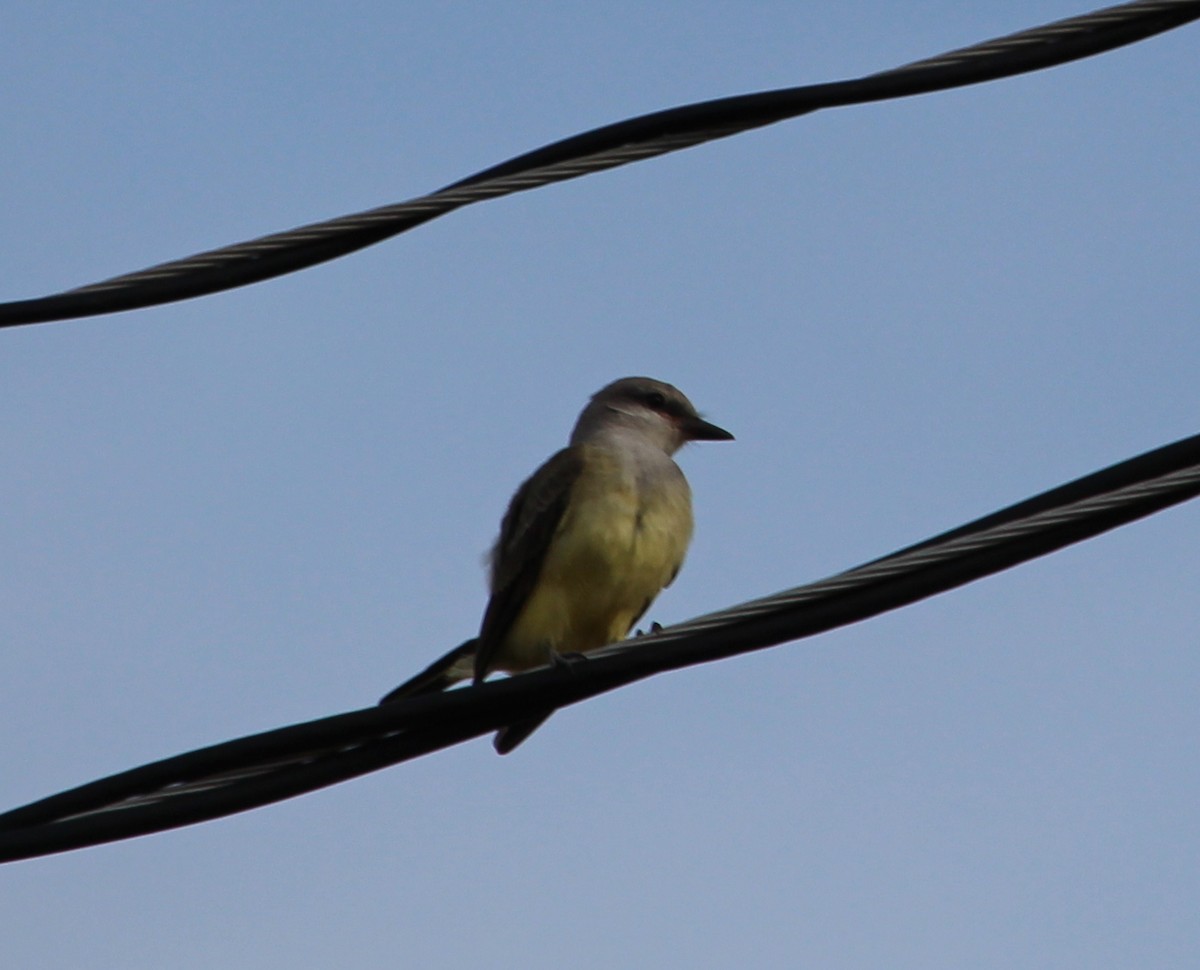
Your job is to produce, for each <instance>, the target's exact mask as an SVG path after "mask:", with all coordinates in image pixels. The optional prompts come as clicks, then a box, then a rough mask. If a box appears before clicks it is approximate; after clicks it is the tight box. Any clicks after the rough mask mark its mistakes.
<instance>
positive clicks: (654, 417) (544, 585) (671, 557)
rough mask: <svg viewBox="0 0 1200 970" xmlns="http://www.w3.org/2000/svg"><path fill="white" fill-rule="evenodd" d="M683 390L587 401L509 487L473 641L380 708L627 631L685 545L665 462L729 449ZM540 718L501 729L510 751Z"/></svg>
mask: <svg viewBox="0 0 1200 970" xmlns="http://www.w3.org/2000/svg"><path fill="white" fill-rule="evenodd" d="M732 438H733V435H731V434H730V433H729V432H728V431H725V430H723V429H722V428H718V427H717V426H716V425H715V424H709V423H708V422H707V421H705V420H704V419H702V418H701V417H700V415H699V414H698V413H697V412H696V409H695V408H694V407H693V406H692V402H691V401H689V400H688V399H687V398H686V397H685V396H684V395H683V393H682V392H681V391H680V390H679V389H678V388H675V387H672V386H671V385H670V384H665V383H663V382H662V381H656V380H653V379H651V378H649V377H625V378H622V379H621V380H618V381H613V383H611V384H609V385H608V386H607V387H604V388H601V389H600V390H599V391H597V392H596V394H594V395H593V396H592V399H591V401H589V402H588V405H587V407H585V408H584V409H583V412H582V413H581V414H580V415H579V420H578V421H577V422H576V424H575V430H574V431H573V432H572V433H571V440H570V443H569V444H568V445H567V447H566V448H564V449H563V450H562V451H560V452H558V453H557V454H555V455H553V456H552V457H551V458H550V459H549V460H548V461H547V462H546V463H545V464H544V465H542V466H541V467H540V468H539V469H538V470H537V471H536V472H534V473H533V475H532V476H530V478H529V479H528V480H527V481H526V482H525V483H524V484H523V485H522V486H521V487H520V488H518V489H517V492H516V494H515V495H514V496H513V497H512V501H511V502H510V503H509V506H508V511H507V512H506V513H505V515H504V520H503V521H502V522H501V524H500V536H499V538H498V539H497V540H496V544H495V546H494V547H493V549H492V552H491V557H490V559H491V584H490V585H491V598H490V599H489V600H488V604H487V609H486V610H485V611H484V615H483V623H482V625H481V627H480V630H479V636H478V637H475V638H474V639H472V640H468V641H467V642H466V643H464V644H462V645H461V646H459V647H456V648H455V649H454V650H451V651H450V652H449V653H448V654H446V655H445V656H444V657H441V658H439V659H438V660H436V661H434V663H432V664H431V665H430V666H429V667H427V668H426V669H425V670H423V671H422V672H421V673H419V674H417V675H416V676H415V677H413V678H411V679H410V680H408V681H406V682H405V683H403V684H401V685H400V686H399V687H397V688H396V689H395V690H393V691H392V692H391V693H389V694H388V695H387V696H386V697H384V698H383V700H382V701H381V702H380V703H388V702H389V701H394V700H397V699H399V698H402V697H410V696H413V695H415V694H423V693H428V692H432V691H439V690H444V689H445V688H447V687H449V686H450V685H452V684H454V683H457V682H458V681H460V680H465V679H466V678H468V677H470V678H473V680H474V682H475V683H477V684H478V683H480V682H481V681H482V680H483V679H484V678H485V677H487V676H488V674H490V673H492V672H493V671H496V670H502V671H506V672H508V673H516V672H518V671H522V670H528V669H530V668H532V667H540V666H544V665H546V664H548V663H554V662H556V661H558V660H559V658H560V657H561V656H562V655H563V654H586V653H588V652H589V651H592V650H598V649H599V648H600V647H603V646H606V645H608V644H610V643H613V642H614V641H617V640H620V639H622V638H624V637H625V636H627V635H628V633H629V631H630V630H631V629H632V628H633V625H634V623H636V622H637V620H638V618H639V617H641V616H642V614H643V613H645V612H646V610H647V609H648V608H649V606H650V604H651V603H652V602H653V601H654V598H655V597H656V596H657V595H658V594H659V592H660V591H661V590H662V589H663V588H664V587H666V586H669V585H670V584H671V581H672V580H673V579H674V578H675V575H676V573H678V572H679V567H680V566H681V565H682V564H683V557H684V554H685V553H686V552H687V547H688V543H689V542H690V541H691V538H692V493H691V489H690V488H689V487H688V483H687V479H685V478H684V477H683V472H682V471H680V469H679V466H678V465H676V464H675V462H674V460H673V459H672V458H671V456H672V455H673V454H675V452H676V451H678V450H679V449H680V448H681V447H683V445H685V444H686V443H687V442H689V441H728V440H730V439H732ZM548 716H549V714H547V715H545V716H543V717H538V718H536V719H534V720H531V721H526V722H523V723H521V724H514V725H510V726H509V727H507V728H505V729H503V730H502V731H500V732H499V733H498V734H497V735H496V741H495V746H496V750H497V751H499V752H500V753H501V754H505V753H507V752H508V751H511V750H512V749H513V748H515V747H516V746H517V745H518V744H520V743H521V741H523V740H524V739H525V738H526V737H528V736H529V735H530V734H531V733H532V732H533V731H534V730H535V729H536V728H537V726H538V725H539V724H541V723H542V721H544V720H545V719H546V717H548Z"/></svg>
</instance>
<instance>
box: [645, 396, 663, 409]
mask: <svg viewBox="0 0 1200 970" xmlns="http://www.w3.org/2000/svg"><path fill="white" fill-rule="evenodd" d="M646 403H647V404H648V405H649V406H650V407H652V408H653V409H654V410H655V411H661V410H662V409H663V408H665V407H666V406H667V398H666V396H665V395H664V394H663V393H662V391H651V392H650V393H649V394H647V395H646Z"/></svg>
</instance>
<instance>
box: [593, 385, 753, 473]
mask: <svg viewBox="0 0 1200 970" xmlns="http://www.w3.org/2000/svg"><path fill="white" fill-rule="evenodd" d="M610 430H612V431H631V432H634V433H636V434H638V435H641V436H642V437H644V438H646V439H647V440H649V441H652V442H654V443H655V444H657V445H658V446H659V447H660V448H662V450H663V451H665V452H666V453H667V454H668V455H673V454H674V453H675V452H676V451H678V450H679V449H680V448H682V447H683V445H685V444H686V443H687V442H689V441H730V440H732V438H733V435H731V434H730V433H729V432H728V431H726V430H724V429H723V428H718V427H717V426H716V425H715V424H709V423H708V422H707V421H705V420H704V419H703V418H701V417H700V415H699V414H698V413H697V412H696V409H695V407H693V405H692V402H691V401H689V400H688V399H687V397H685V396H684V393H683V392H682V391H681V390H679V388H677V387H673V386H672V385H670V384H666V383H664V382H663V381H656V380H654V379H653V378H651V377H622V378H621V379H620V380H619V381H613V382H612V383H611V384H609V385H608V386H607V387H602V388H600V390H598V391H597V392H596V393H595V394H593V395H592V399H591V401H589V402H588V406H587V407H585V408H584V409H583V413H582V414H580V415H579V420H578V421H577V422H576V424H575V430H574V431H573V432H572V433H571V444H573V445H574V444H579V443H580V442H581V441H585V440H587V439H588V438H591V437H593V436H595V435H596V434H602V433H604V432H607V431H610Z"/></svg>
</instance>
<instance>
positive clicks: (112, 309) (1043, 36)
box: [0, 0, 1200, 327]
mask: <svg viewBox="0 0 1200 970" xmlns="http://www.w3.org/2000/svg"><path fill="white" fill-rule="evenodd" d="M1198 18H1200V0H1136V2H1133V3H1125V4H1120V5H1118V6H1115V7H1108V8H1105V9H1102V10H1097V11H1093V12H1091V13H1087V14H1083V15H1081V16H1078V17H1071V18H1068V19H1066V20H1060V21H1056V22H1054V23H1051V24H1046V25H1044V26H1041V27H1035V28H1032V29H1030V30H1024V31H1021V32H1019V33H1015V34H1011V35H1008V36H1005V37H999V38H995V39H993V40H989V41H985V42H983V43H981V44H975V45H972V46H970V47H965V48H962V49H960V50H954V51H950V52H948V53H945V54H940V55H938V56H936V57H931V58H927V59H925V60H920V61H916V62H914V63H912V64H908V65H905V66H903V67H898V68H893V69H890V70H887V71H882V72H880V73H877V74H871V75H868V76H866V77H863V78H858V79H855V80H849V81H837V82H832V83H828V84H814V85H807V86H804V87H794V88H784V89H780V90H776V91H766V92H760V93H757V94H748V95H739V96H736V97H730V98H721V99H717V100H714V101H705V102H701V103H697V104H691V105H685V106H683V107H679V108H672V109H669V110H665V111H657V112H654V113H652V114H647V115H643V116H641V117H638V118H632V119H629V120H627V121H622V122H618V123H616V124H612V125H606V126H604V127H601V128H596V129H594V130H592V131H588V132H585V133H583V134H580V135H576V136H574V137H571V138H567V139H564V140H562V141H559V142H555V143H553V144H551V145H547V146H545V147H543V148H539V149H536V150H535V151H532V152H528V153H526V154H524V155H520V156H517V157H516V158H513V159H510V160H509V161H507V162H502V163H501V164H499V165H496V166H493V167H491V168H488V169H485V170H484V171H482V172H478V173H476V174H475V175H472V176H469V177H468V178H465V179H462V180H460V181H458V182H454V183H453V184H451V185H449V186H446V187H445V188H443V189H441V190H439V191H437V192H432V193H430V194H428V195H423V196H419V197H417V198H415V199H410V200H409V201H407V202H401V203H397V204H395V205H388V206H383V207H381V208H376V209H370V210H368V211H366V212H359V213H355V214H353V215H348V216H342V217H340V218H337V219H331V220H328V221H325V222H318V223H313V224H311V225H307V226H301V227H299V228H296V229H291V230H288V231H285V232H279V233H273V234H271V235H267V236H263V237H261V238H258V239H252V240H249V241H247V242H242V243H237V244H234V245H231V246H226V247H223V248H221V249H215V250H210V251H208V252H203V253H199V254H197V255H194V256H189V257H186V258H184V259H179V260H174V261H171V262H167V263H162V264H160V265H157V266H152V267H150V268H148V269H143V270H139V271H137V272H134V273H128V274H124V275H121V276H116V277H113V278H112V279H108V280H104V281H101V282H98V283H92V284H90V285H88V286H82V287H79V288H76V289H71V290H67V291H65V292H62V293H58V294H54V295H51V296H46V297H41V298H38V299H32V300H17V301H13V302H9V303H2V304H0V327H13V326H20V325H23V324H31V323H43V322H48V321H52V320H66V319H71V318H78V317H86V316H96V315H99V314H104V313H116V312H119V311H122V310H132V309H136V308H139V307H148V306H155V305H158V304H162V303H170V302H173V301H176V300H184V299H188V298H190V297H196V296H203V295H206V294H209V293H216V292H220V291H222V290H227V289H233V288H235V287H238V286H245V285H248V284H250V283H257V282H261V281H263V280H267V279H271V278H273V277H276V276H281V275H284V274H286V273H291V272H295V271H297V270H300V269H304V268H307V267H309V266H314V265H317V264H318V263H322V262H326V261H328V260H331V259H336V258H337V257H339V256H344V255H347V254H348V253H352V252H354V251H356V250H358V249H362V248H364V247H366V246H370V245H373V244H374V243H377V242H381V241H383V240H384V239H388V238H390V237H391V236H395V235H397V234H399V233H402V232H405V231H407V230H409V229H413V228H415V227H416V226H419V225H421V224H422V223H425V222H428V221H429V220H431V219H435V218H437V217H438V216H441V215H445V214H447V213H449V212H453V211H454V210H455V209H459V208H461V207H462V206H465V205H470V204H472V203H475V202H482V201H485V200H487V199H493V198H497V197H499V196H502V195H510V194H512V193H514V192H522V191H526V190H528V189H533V188H538V187H540V186H543V185H549V184H551V183H554V182H562V181H566V180H568V179H573V178H578V177H579V176H581V175H588V174H591V173H593V172H600V171H604V170H605V169H610V168H615V167H617V166H619V165H626V164H629V163H630V162H635V161H640V160H641V159H644V158H652V157H654V156H657V155H664V154H667V153H668V152H673V151H678V150H680V149H683V148H689V147H691V146H694V145H698V144H701V143H703V142H706V141H712V140H714V139H718V138H725V137H727V136H729V135H733V134H736V133H738V132H742V131H748V130H750V129H752V128H759V127H762V126H764V125H770V124H774V123H775V122H778V121H783V120H785V119H787V118H794V117H798V116H799V115H803V114H807V113H809V112H812V111H817V110H819V109H821V108H829V107H836V106H842V105H849V104H864V103H867V102H872V101H881V100H886V99H891V98H901V97H908V96H911V95H915V94H925V93H929V92H932V91H942V90H947V89H949V88H954V87H961V86H964V85H968V84H978V83H980V82H982V81H989V80H995V79H997V78H1001V77H1011V76H1014V75H1017V74H1022V73H1026V72H1029V71H1035V70H1040V69H1042V68H1046V67H1053V66H1056V65H1059V64H1065V63H1067V62H1068V61H1072V60H1077V59H1079V58H1082V57H1087V56H1090V55H1092V54H1097V53H1101V52H1103V51H1107V50H1112V49H1114V48H1117V47H1121V46H1123V45H1125V44H1130V43H1133V42H1134V41H1138V40H1142V39H1144V38H1146V37H1150V36H1153V35H1154V34H1158V33H1162V32H1163V31H1166V30H1171V29H1172V28H1174V27H1178V26H1181V25H1183V24H1185V23H1189V22H1190V21H1193V20H1196V19H1198Z"/></svg>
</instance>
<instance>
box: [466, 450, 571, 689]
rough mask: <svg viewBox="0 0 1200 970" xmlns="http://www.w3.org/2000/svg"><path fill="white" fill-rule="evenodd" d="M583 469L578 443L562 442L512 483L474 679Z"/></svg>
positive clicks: (509, 619)
mask: <svg viewBox="0 0 1200 970" xmlns="http://www.w3.org/2000/svg"><path fill="white" fill-rule="evenodd" d="M582 471H583V455H582V452H581V451H580V449H579V448H575V447H571V448H564V449H563V450H562V451H560V452H558V453H557V454H555V455H553V456H551V457H550V458H549V459H548V460H547V461H546V463H545V464H544V465H542V467H541V468H539V469H538V470H537V471H536V472H534V473H533V474H532V475H531V476H530V477H529V479H528V480H527V481H526V482H525V484H524V485H522V486H521V487H520V488H519V489H517V494H516V495H514V496H513V498H512V502H511V503H509V506H508V511H507V512H506V513H505V514H504V521H503V522H501V523H500V538H499V539H497V540H496V548H495V549H494V550H493V552H492V598H491V599H490V600H489V601H488V605H487V610H486V611H485V612H484V614H483V623H482V625H481V626H480V631H479V645H478V647H477V649H476V651H475V682H476V683H479V682H480V681H481V680H483V678H484V677H486V676H487V674H488V671H489V668H490V666H491V662H492V659H493V658H494V657H495V655H496V651H497V650H498V649H499V648H500V645H501V644H502V643H503V642H504V638H505V637H506V636H508V631H509V630H511V629H512V625H513V623H515V622H516V619H517V616H518V615H519V614H520V612H521V609H522V608H523V607H524V606H525V602H526V600H527V599H528V598H529V595H530V593H531V592H532V591H533V588H534V586H535V585H536V584H537V581H538V576H539V575H540V574H541V571H542V564H543V563H544V562H545V560H546V552H547V550H548V549H549V548H550V543H551V542H552V541H553V539H554V534H555V533H556V532H557V531H558V527H559V524H560V523H561V522H562V518H563V515H564V514H565V512H566V511H567V506H568V505H569V504H570V500H571V492H572V489H573V487H574V485H575V482H576V481H578V479H579V476H580V474H581V473H582Z"/></svg>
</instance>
